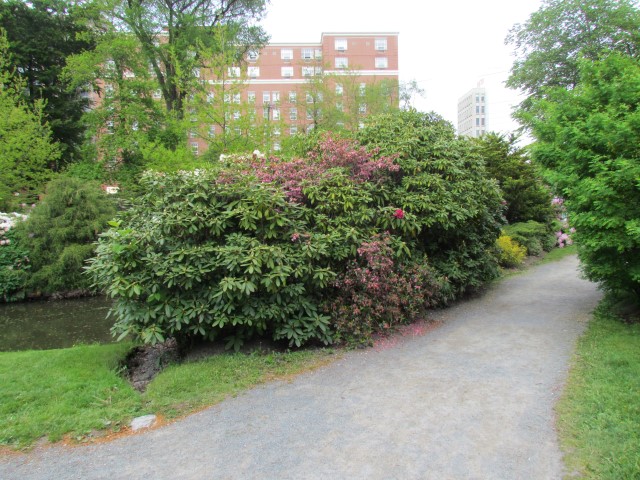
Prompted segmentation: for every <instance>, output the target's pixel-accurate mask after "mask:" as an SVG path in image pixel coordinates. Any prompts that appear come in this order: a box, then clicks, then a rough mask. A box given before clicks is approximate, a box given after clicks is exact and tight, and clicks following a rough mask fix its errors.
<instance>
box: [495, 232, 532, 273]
mask: <svg viewBox="0 0 640 480" xmlns="http://www.w3.org/2000/svg"><path fill="white" fill-rule="evenodd" d="M496 246H497V247H498V262H499V263H500V265H501V266H503V267H517V266H518V265H520V264H521V263H522V260H524V257H526V255H527V249H526V248H525V247H523V246H522V245H520V244H518V242H516V241H515V240H513V239H512V238H511V237H510V236H509V235H501V236H500V237H499V238H498V240H496Z"/></svg>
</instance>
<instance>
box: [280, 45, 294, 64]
mask: <svg viewBox="0 0 640 480" xmlns="http://www.w3.org/2000/svg"><path fill="white" fill-rule="evenodd" d="M280 60H284V61H285V62H290V61H291V60H293V49H292V48H282V49H280Z"/></svg>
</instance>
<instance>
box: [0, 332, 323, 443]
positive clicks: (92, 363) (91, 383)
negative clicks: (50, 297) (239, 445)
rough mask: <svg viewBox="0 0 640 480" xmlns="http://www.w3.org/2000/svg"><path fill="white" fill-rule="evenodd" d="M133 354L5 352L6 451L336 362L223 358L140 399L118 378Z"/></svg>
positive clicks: (182, 369)
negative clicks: (121, 362) (129, 355)
mask: <svg viewBox="0 0 640 480" xmlns="http://www.w3.org/2000/svg"><path fill="white" fill-rule="evenodd" d="M129 348H131V345H130V344H126V343H124V344H115V345H90V346H80V347H73V348H67V349H61V350H42V351H26V352H3V353H0V385H2V388H1V389H0V445H5V446H9V447H11V448H24V447H28V446H30V445H32V444H33V443H34V442H35V441H37V440H38V439H40V438H47V439H48V440H50V441H58V440H60V439H62V438H63V437H67V436H68V437H70V438H72V439H74V440H82V439H84V438H86V437H87V436H88V435H90V434H91V432H94V431H100V430H106V431H107V432H109V431H116V432H117V431H119V430H121V429H122V428H123V427H125V426H126V425H128V423H129V421H130V420H131V418H132V417H135V416H137V415H143V414H148V413H155V414H160V415H163V416H164V417H167V418H172V417H176V416H180V415H185V414H187V413H190V412H192V411H194V410H196V409H198V408H200V407H203V406H206V405H213V404H215V403H216V402H219V401H221V400H223V399H224V398H226V397H227V396H229V395H234V394H237V393H238V392H240V391H242V390H244V389H247V388H250V387H252V386H254V385H257V384H259V383H261V382H264V381H266V380H269V379H273V378H279V377H284V376H287V375H292V374H296V373H300V372H302V371H305V370H309V369H311V368H314V367H316V366H318V365H321V364H323V363H325V362H327V361H328V360H329V359H330V358H332V355H331V352H330V351H325V350H320V351H300V352H291V353H286V354H285V353H269V354H253V355H246V354H222V355H216V356H213V357H209V358H207V359H204V360H199V361H194V362H189V363H184V364H179V365H173V366H170V367H169V368H167V369H166V370H164V371H163V372H162V373H160V375H158V376H157V377H156V378H155V379H154V380H153V381H152V382H151V383H150V384H149V386H148V388H147V391H146V392H145V393H143V394H140V393H138V392H137V391H136V390H134V389H133V388H132V387H131V386H130V385H129V383H128V382H127V381H126V380H124V379H122V377H120V376H119V375H118V366H119V363H120V361H121V360H122V359H123V358H124V356H125V354H126V352H127V351H128V349H129Z"/></svg>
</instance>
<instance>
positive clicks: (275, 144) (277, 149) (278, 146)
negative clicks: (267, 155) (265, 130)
mask: <svg viewBox="0 0 640 480" xmlns="http://www.w3.org/2000/svg"><path fill="white" fill-rule="evenodd" d="M273 149H274V150H275V151H276V152H278V151H280V142H273Z"/></svg>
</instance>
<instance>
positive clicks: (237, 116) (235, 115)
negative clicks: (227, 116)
mask: <svg viewBox="0 0 640 480" xmlns="http://www.w3.org/2000/svg"><path fill="white" fill-rule="evenodd" d="M233 119H234V120H240V112H239V111H237V110H236V111H235V112H233Z"/></svg>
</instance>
